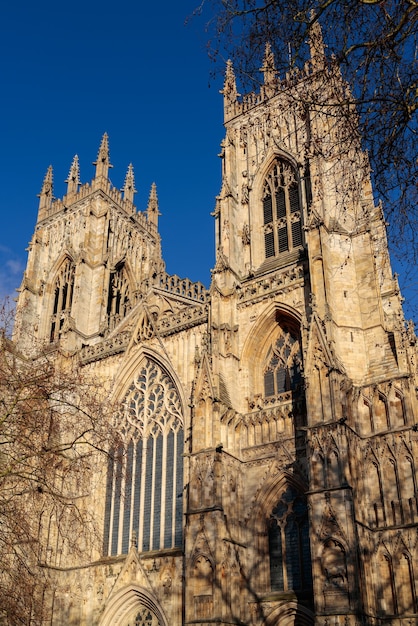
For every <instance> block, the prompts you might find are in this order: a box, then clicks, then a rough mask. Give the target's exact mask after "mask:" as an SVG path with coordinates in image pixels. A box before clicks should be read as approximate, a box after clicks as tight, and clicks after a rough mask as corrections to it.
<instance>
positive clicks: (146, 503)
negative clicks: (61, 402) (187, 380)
mask: <svg viewBox="0 0 418 626" xmlns="http://www.w3.org/2000/svg"><path fill="white" fill-rule="evenodd" d="M120 432H121V435H122V439H123V445H122V447H121V448H120V449H119V450H115V451H113V455H110V458H109V465H108V479H107V498H106V513H105V529H104V530H105V532H104V552H105V554H126V553H127V552H128V551H129V547H130V544H131V543H132V542H133V541H134V542H137V545H138V549H139V550H140V551H148V550H158V549H163V548H173V547H180V546H181V542H182V498H181V495H182V492H183V459H182V454H183V415H182V407H181V401H180V397H179V395H178V392H177V389H176V387H175V385H174V383H173V381H172V380H171V378H170V377H169V376H168V374H167V373H166V372H165V371H164V370H163V369H162V368H161V367H160V366H159V365H158V364H157V363H156V362H155V361H152V360H151V359H146V361H145V363H144V365H143V366H142V368H141V370H140V372H139V375H138V376H137V378H136V379H135V380H134V382H133V383H132V385H131V386H130V388H129V390H128V393H127V395H126V397H125V401H124V403H123V409H122V411H121V415H120Z"/></svg>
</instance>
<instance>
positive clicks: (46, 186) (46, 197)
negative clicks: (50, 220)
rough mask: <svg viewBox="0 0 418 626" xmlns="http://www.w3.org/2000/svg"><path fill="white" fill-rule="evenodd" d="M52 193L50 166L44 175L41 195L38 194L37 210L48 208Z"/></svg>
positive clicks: (52, 181)
mask: <svg viewBox="0 0 418 626" xmlns="http://www.w3.org/2000/svg"><path fill="white" fill-rule="evenodd" d="M53 191H54V179H53V170H52V165H50V166H49V167H48V169H47V171H46V174H45V178H44V182H43V184H42V189H41V193H40V194H38V198H39V210H41V209H49V208H50V206H51V204H52V200H53V198H54V196H53Z"/></svg>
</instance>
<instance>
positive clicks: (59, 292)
mask: <svg viewBox="0 0 418 626" xmlns="http://www.w3.org/2000/svg"><path fill="white" fill-rule="evenodd" d="M74 278H75V266H74V264H73V263H72V261H70V259H67V260H66V261H65V262H64V263H63V265H62V266H61V270H60V272H59V274H58V276H57V278H56V280H55V287H54V304H53V309H52V318H51V331H50V337H49V339H50V341H51V343H52V342H53V341H57V339H59V336H60V334H61V331H62V329H63V326H64V321H65V319H66V317H68V316H69V315H70V313H71V305H72V301H73V293H74Z"/></svg>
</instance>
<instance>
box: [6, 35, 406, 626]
mask: <svg viewBox="0 0 418 626" xmlns="http://www.w3.org/2000/svg"><path fill="white" fill-rule="evenodd" d="M310 45H311V58H310V60H309V62H307V63H306V65H305V67H304V68H303V69H300V70H299V71H293V72H291V73H289V74H288V75H287V76H285V77H279V76H278V75H277V72H276V69H275V64H274V58H273V55H272V53H271V50H270V48H269V46H267V47H266V52H265V57H264V62H263V67H262V73H263V83H262V85H261V88H260V91H259V92H258V93H250V94H246V95H244V96H240V95H239V94H238V90H237V85H236V80H235V76H234V70H233V67H232V64H231V63H228V65H227V70H226V76H225V83H224V88H223V98H224V123H225V129H226V132H225V139H224V141H223V143H222V152H221V158H222V185H221V190H220V194H219V196H218V197H217V199H216V207H215V211H214V217H215V240H216V241H215V244H216V264H215V267H214V269H213V271H212V284H211V286H210V289H209V290H206V289H205V288H204V287H203V286H202V285H201V284H200V283H192V282H190V281H189V280H187V279H180V278H179V277H178V276H176V275H174V276H170V275H168V274H167V273H166V272H165V268H164V263H163V261H162V258H161V246H160V237H159V234H158V215H159V212H158V202H157V194H156V188H155V186H154V185H153V186H152V188H151V193H150V198H149V203H148V208H147V210H146V212H144V213H139V212H137V211H136V209H135V207H134V205H133V199H134V192H135V184H134V176H133V169H132V166H131V165H130V166H129V168H128V172H127V175H126V180H125V185H124V189H123V194H121V193H120V192H119V191H117V190H115V189H114V188H113V187H112V185H111V183H110V181H109V179H108V169H109V167H110V161H109V148H108V138H107V136H106V135H105V136H104V137H103V140H102V143H101V146H100V149H99V154H98V157H97V161H96V163H95V165H96V175H95V178H94V179H93V181H92V182H91V184H87V185H80V182H79V165H78V159H77V157H75V158H74V161H73V164H72V166H71V169H70V173H69V177H68V180H67V184H68V190H67V195H66V196H65V197H64V198H63V199H62V200H55V199H54V198H53V195H52V193H53V181H52V169H51V168H50V169H49V170H48V172H47V175H46V177H45V181H44V184H43V187H42V191H41V194H40V203H39V216H38V223H37V226H36V230H35V234H34V237H33V239H32V242H31V244H30V252H29V260H28V267H27V270H26V272H25V276H24V280H23V283H22V286H21V289H20V297H19V306H18V318H17V329H16V336H15V340H16V341H17V342H18V343H20V345H21V346H22V347H25V348H26V349H29V348H30V344H29V340H28V339H27V336H26V333H27V331H28V330H30V331H31V333H32V334H34V335H35V337H36V340H37V341H38V342H44V343H46V344H48V345H49V346H50V349H51V350H53V349H54V346H58V345H59V346H61V347H62V348H63V349H64V350H65V351H67V352H68V353H71V354H76V355H77V356H78V358H79V359H80V362H81V363H82V364H84V365H85V366H86V367H87V366H88V367H89V368H90V369H91V371H92V373H93V374H95V375H97V376H98V378H99V379H100V377H102V379H104V378H106V380H109V381H110V382H111V388H112V394H113V398H116V400H117V401H118V402H119V406H120V407H121V408H120V414H118V417H117V419H118V420H119V427H120V432H121V437H122V446H121V449H120V450H119V452H118V454H116V453H115V454H112V455H110V457H109V459H110V460H109V463H108V466H107V468H105V469H102V472H103V479H101V480H100V485H101V487H100V488H99V489H98V490H97V491H96V492H95V493H93V494H92V495H91V508H92V510H94V511H95V514H96V515H100V516H101V519H102V526H101V528H102V534H101V537H100V541H99V543H98V545H97V546H96V547H95V549H94V550H92V552H91V553H88V554H87V553H86V554H85V558H84V559H83V562H82V564H81V563H79V562H77V563H76V562H72V555H71V554H66V555H65V558H64V557H63V554H64V552H65V551H64V552H63V551H62V550H61V551H60V550H56V552H54V550H55V548H53V547H52V546H51V547H50V548H51V549H50V552H49V554H50V555H52V556H51V560H50V563H49V564H45V565H49V566H50V567H52V568H55V569H54V572H58V574H57V591H56V595H55V603H54V604H52V603H51V613H52V616H51V623H53V624H63V623H65V624H74V626H75V625H76V624H97V625H100V626H110V625H112V626H114V625H117V626H128V625H133V624H136V625H138V626H139V625H143V626H145V625H146V626H156V625H157V624H158V625H159V626H168V624H173V625H175V626H180V625H181V624H189V625H192V624H193V625H197V624H199V625H200V626H208V625H209V624H213V623H216V624H219V625H220V624H224V625H226V624H247V625H249V626H250V625H251V626H262V625H269V626H275V625H277V626H279V625H280V626H281V625H285V626H289V625H295V626H296V625H303V626H308V625H312V626H313V625H314V624H315V625H320V626H331V624H332V625H333V626H336V625H339V626H358V625H360V624H370V625H373V626H378V625H383V624H387V623H389V622H390V623H393V624H395V623H396V624H397V625H399V626H401V625H402V626H407V625H408V626H409V625H410V624H412V623H415V622H416V620H417V619H418V605H417V601H418V600H417V593H418V588H417V569H418V568H417V561H418V546H417V539H418V535H417V528H418V527H417V521H418V500H417V480H418V475H417V468H416V458H417V452H418V450H417V441H418V436H417V426H416V424H417V422H418V407H417V396H416V388H417V383H418V381H417V360H416V357H417V355H416V338H415V334H414V331H413V328H412V325H411V324H409V325H406V323H405V320H404V317H403V312H402V306H401V296H400V293H399V287H398V284H397V281H396V277H394V276H393V274H392V270H391V266H390V261H389V254H388V246H387V241H386V233H385V223H384V218H383V214H382V208H381V207H380V206H379V205H376V204H375V202H374V199H373V193H372V186H371V180H370V171H369V165H368V161H367V155H366V154H365V153H364V152H363V151H362V149H361V141H360V137H359V135H358V131H357V123H356V116H355V111H353V110H351V109H347V108H346V107H344V106H342V104H341V102H342V101H344V102H345V101H346V99H345V95H346V93H347V86H346V85H345V84H344V81H343V80H342V78H341V74H340V72H339V70H338V68H337V67H336V66H335V64H333V63H330V62H328V61H327V59H326V58H325V56H324V51H323V46H322V42H321V35H320V33H319V32H318V33H316V34H315V38H314V39H313V41H311V44H310ZM313 95H314V98H312V97H311V96H313ZM318 98H320V99H321V102H323V103H326V104H327V106H326V107H323V106H315V107H313V106H310V104H309V103H310V102H312V101H313V100H315V101H316V102H317V103H318V102H319V101H318ZM92 471H93V472H98V471H99V469H98V468H93V469H92ZM46 542H48V538H46ZM60 577H61V578H60ZM46 601H47V600H46Z"/></svg>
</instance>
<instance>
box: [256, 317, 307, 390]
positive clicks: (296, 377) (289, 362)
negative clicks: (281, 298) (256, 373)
mask: <svg viewBox="0 0 418 626" xmlns="http://www.w3.org/2000/svg"><path fill="white" fill-rule="evenodd" d="M301 382H302V353H301V349H300V341H299V337H298V335H297V333H296V332H295V331H294V330H292V329H290V328H289V327H288V326H287V325H283V326H281V327H280V330H279V336H278V338H277V339H276V341H275V343H274V344H273V345H272V346H271V348H270V350H269V352H268V355H267V359H266V364H265V367H264V395H265V396H266V397H270V396H277V395H279V394H282V393H284V392H286V391H295V390H297V389H298V388H299V387H300V385H301Z"/></svg>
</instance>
